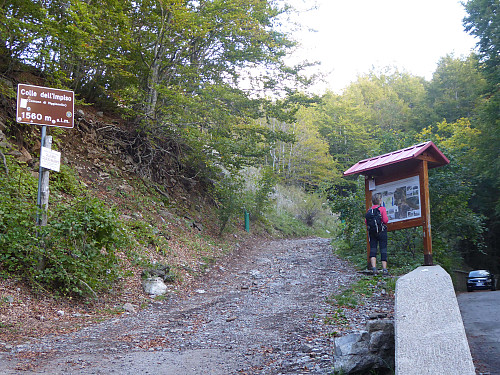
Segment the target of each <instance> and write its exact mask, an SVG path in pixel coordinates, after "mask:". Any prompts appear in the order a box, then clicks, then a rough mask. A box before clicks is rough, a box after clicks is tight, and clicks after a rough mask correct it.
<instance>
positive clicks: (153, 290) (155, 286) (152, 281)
mask: <svg viewBox="0 0 500 375" xmlns="http://www.w3.org/2000/svg"><path fill="white" fill-rule="evenodd" d="M142 288H143V289H144V292H145V293H146V294H150V295H153V296H161V295H163V294H165V293H167V291H168V288H167V286H166V285H165V283H164V282H163V281H162V279H161V278H159V277H148V278H147V279H143V280H142Z"/></svg>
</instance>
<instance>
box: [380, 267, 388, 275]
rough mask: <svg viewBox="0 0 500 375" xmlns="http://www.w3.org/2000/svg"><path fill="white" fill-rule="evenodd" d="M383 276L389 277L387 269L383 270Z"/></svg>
mask: <svg viewBox="0 0 500 375" xmlns="http://www.w3.org/2000/svg"><path fill="white" fill-rule="evenodd" d="M382 275H384V276H389V271H387V269H385V268H384V269H383V270H382Z"/></svg>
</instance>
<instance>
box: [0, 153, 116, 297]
mask: <svg viewBox="0 0 500 375" xmlns="http://www.w3.org/2000/svg"><path fill="white" fill-rule="evenodd" d="M7 161H8V166H9V171H10V173H9V176H5V175H4V174H0V195H1V196H2V197H3V199H1V200H0V248H2V252H1V253H0V261H1V266H0V272H1V273H2V274H3V275H5V276H9V277H15V276H19V277H22V278H25V279H27V280H28V281H29V282H30V283H31V284H32V285H33V286H34V287H38V288H44V289H49V290H51V291H54V292H56V293H58V294H74V295H82V296H83V295H93V296H95V295H96V293H98V292H100V291H101V290H104V289H107V288H109V287H110V286H111V285H112V283H113V282H114V281H116V280H117V278H118V277H119V276H120V271H119V268H118V260H117V258H116V256H115V250H116V248H117V247H123V246H126V237H124V236H123V235H122V233H121V229H120V224H119V223H118V221H117V219H116V214H115V213H114V212H113V211H112V210H109V209H108V208H106V206H105V205H104V204H103V203H102V202H100V201H98V200H97V199H95V198H89V197H86V196H84V195H82V196H81V197H79V198H78V199H75V200H74V201H73V202H71V203H59V204H58V205H57V207H55V208H54V211H53V212H50V213H49V214H50V219H49V221H48V222H49V224H48V225H47V226H46V227H42V228H37V227H36V224H35V217H36V213H37V208H36V205H35V202H36V186H37V182H36V179H35V178H34V177H32V176H31V174H30V173H29V172H28V171H27V170H25V169H22V168H21V167H20V166H19V164H17V163H16V162H14V161H12V160H11V159H10V158H9V157H7ZM67 176H72V174H71V173H70V172H69V171H68V173H67ZM73 177H74V176H73ZM56 186H57V187H58V188H61V189H64V190H65V191H68V192H72V191H74V190H73V188H74V186H79V185H78V184H75V182H74V181H71V179H69V180H66V179H65V177H63V178H62V179H61V180H60V181H59V182H58V183H57V184H56Z"/></svg>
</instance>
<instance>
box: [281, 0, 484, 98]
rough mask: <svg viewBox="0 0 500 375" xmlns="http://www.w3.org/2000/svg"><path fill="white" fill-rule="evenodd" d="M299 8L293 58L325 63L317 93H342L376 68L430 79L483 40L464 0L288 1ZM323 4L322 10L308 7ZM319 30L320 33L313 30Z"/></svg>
mask: <svg viewBox="0 0 500 375" xmlns="http://www.w3.org/2000/svg"><path fill="white" fill-rule="evenodd" d="M287 2H288V3H289V4H291V5H292V6H294V7H295V8H296V9H297V10H299V12H298V13H297V14H296V15H295V16H294V20H295V21H297V22H299V23H300V24H301V25H302V26H303V28H302V31H294V32H293V34H292V35H293V36H294V38H295V39H296V40H298V41H299V43H300V44H301V47H300V48H299V49H298V50H297V51H296V52H295V53H294V54H293V55H292V57H291V61H299V60H304V59H308V60H310V61H314V60H317V61H320V62H321V66H320V67H319V68H315V69H319V70H320V72H322V73H323V74H325V80H326V82H323V83H318V84H316V85H315V86H314V87H313V89H312V91H314V92H316V93H319V94H320V93H323V92H324V91H326V90H327V89H329V90H332V91H334V92H337V93H340V92H341V90H342V89H343V88H345V87H346V86H348V85H349V83H350V82H353V81H355V80H356V78H357V76H358V75H360V74H361V75H362V74H366V73H368V72H369V71H370V69H372V68H376V69H379V68H384V67H387V66H393V67H397V68H398V69H399V70H404V71H406V72H409V73H411V74H414V75H417V76H423V77H425V78H426V79H427V80H430V79H431V78H432V73H433V72H434V71H435V69H436V67H437V63H438V61H439V59H440V58H441V57H444V56H446V55H447V54H452V53H453V54H454V56H455V57H461V56H467V55H469V53H470V52H471V51H472V50H473V49H474V46H475V44H476V42H477V40H476V39H475V38H474V37H472V36H471V35H468V34H467V33H466V32H465V31H464V27H463V24H462V19H463V18H464V17H465V16H466V15H467V13H466V12H465V10H464V7H463V6H462V5H461V4H460V1H458V0H412V1H409V0H287ZM314 3H316V4H317V9H314V10H307V9H308V8H311V5H313V4H314ZM308 29H313V30H314V31H308Z"/></svg>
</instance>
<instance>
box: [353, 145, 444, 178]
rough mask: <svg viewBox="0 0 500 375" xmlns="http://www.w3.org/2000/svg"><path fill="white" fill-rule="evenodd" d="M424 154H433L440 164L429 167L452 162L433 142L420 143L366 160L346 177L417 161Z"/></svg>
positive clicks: (355, 166) (355, 165)
mask: <svg viewBox="0 0 500 375" xmlns="http://www.w3.org/2000/svg"><path fill="white" fill-rule="evenodd" d="M424 152H427V153H429V154H431V155H432V156H433V157H434V158H435V159H436V160H437V161H438V162H437V163H430V165H429V167H430V168H432V167H439V166H442V165H446V164H448V163H449V162H450V161H449V160H448V158H447V157H446V156H444V154H443V153H442V152H441V151H440V150H439V149H438V148H437V147H436V145H435V144H434V143H433V142H430V141H429V142H425V143H420V144H418V145H414V146H411V147H406V148H403V149H401V150H397V151H394V152H390V153H388V154H385V155H380V156H375V157H374V158H370V159H365V160H361V161H359V162H357V163H356V164H354V165H353V166H352V167H351V168H349V169H348V170H347V171H345V172H344V176H349V175H353V174H364V172H368V171H371V170H374V169H377V168H381V167H386V166H389V165H392V164H397V163H401V162H403V161H407V160H411V159H415V158H417V157H418V156H420V155H422V154H423V153H424Z"/></svg>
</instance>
